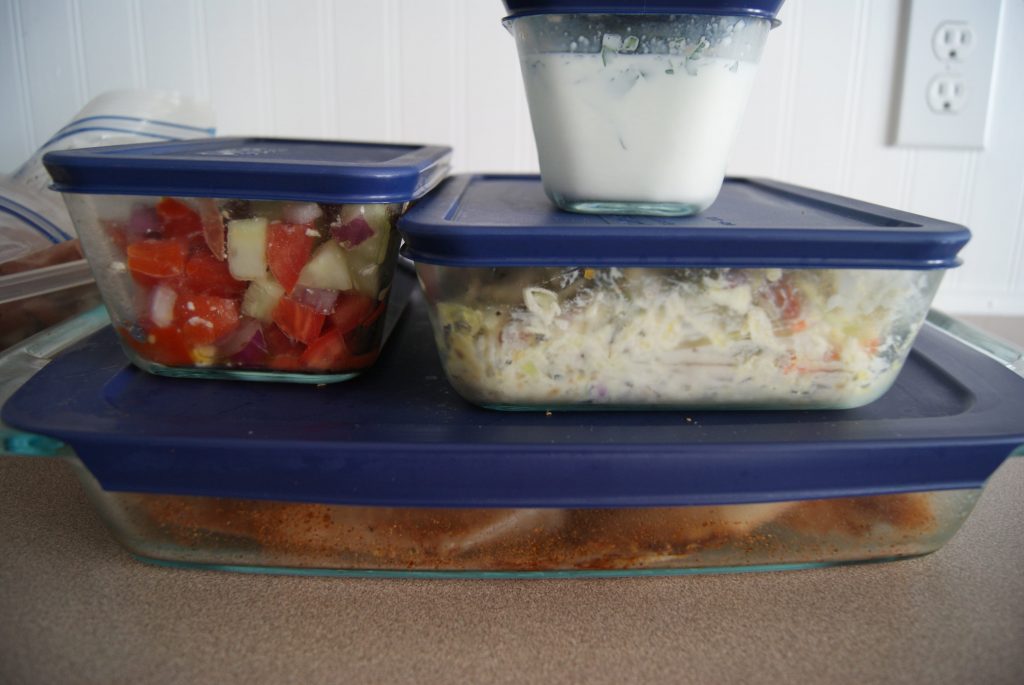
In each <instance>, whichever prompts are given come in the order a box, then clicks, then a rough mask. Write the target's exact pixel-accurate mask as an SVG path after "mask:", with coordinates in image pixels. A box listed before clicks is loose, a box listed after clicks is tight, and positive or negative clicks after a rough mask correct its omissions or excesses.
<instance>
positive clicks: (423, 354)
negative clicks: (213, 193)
mask: <svg viewBox="0 0 1024 685" xmlns="http://www.w3.org/2000/svg"><path fill="white" fill-rule="evenodd" d="M425 310H426V308H425V306H424V303H423V301H422V300H421V299H419V298H418V297H415V296H414V299H413V302H412V303H411V304H410V306H409V308H407V309H406V314H405V316H404V318H403V319H402V320H401V321H400V322H399V325H398V326H397V328H396V329H395V330H394V333H393V334H392V339H391V340H390V341H389V343H388V346H387V347H386V348H385V349H384V352H383V354H382V355H381V357H380V359H379V360H378V362H377V363H376V365H375V366H374V367H373V368H372V369H371V370H369V371H368V372H366V373H365V374H363V375H361V376H359V377H358V378H356V379H354V380H351V381H348V382H347V383H341V384H337V385H329V386H325V387H322V388H310V387H307V386H295V385H289V384H272V383H265V384H252V383H233V382H231V381H213V380H209V381H204V380H195V379H174V378H158V377H155V376H151V375H149V374H147V373H145V372H143V371H139V370H137V369H135V368H134V367H132V366H130V365H129V364H128V363H127V362H126V361H125V357H124V354H123V353H122V352H121V349H120V347H119V345H118V342H117V338H116V336H115V334H114V332H113V331H112V330H110V329H109V328H108V329H105V330H104V331H101V332H100V333H98V334H96V335H95V336H93V337H91V338H88V339H86V340H84V341H83V342H81V343H79V344H78V345H77V346H76V347H74V348H72V349H70V350H69V351H67V352H65V353H64V354H63V355H62V356H61V357H59V358H57V359H56V360H54V361H53V362H51V363H50V364H49V365H47V366H46V367H44V368H43V369H42V370H41V371H40V372H39V373H37V374H36V375H35V376H34V377H33V378H31V379H30V380H29V381H28V383H26V384H25V385H24V386H23V387H22V388H21V389H20V390H19V391H18V392H17V393H16V394H15V395H14V396H12V397H11V399H10V400H9V401H8V402H7V404H6V406H5V407H4V408H3V420H4V421H5V422H6V423H7V424H9V425H11V426H15V427H18V428H21V429H23V430H28V431H32V432H35V433H40V434H44V435H48V436H53V437H56V438H58V439H60V440H63V441H64V442H66V443H68V444H70V445H71V446H72V447H73V449H74V450H75V452H76V453H77V454H78V456H79V458H80V459H81V460H82V462H83V463H84V464H85V466H86V467H87V468H88V469H89V470H90V471H91V472H92V474H93V475H94V476H95V477H96V478H97V479H98V480H99V482H100V483H101V484H102V486H103V487H104V488H106V489H108V490H120V491H137V492H153V493H169V494H190V495H207V496H224V497H243V498H260V499H278V500H289V501H308V502H335V503H351V504H381V505H391V506H454V507H477V506H479V507H489V506H495V507H497V506H508V507H534V506H538V507H603V506H656V505H682V504H719V503H734V502H735V503H739V502H760V501H779V500H795V499H814V498H821V497H843V496H860V495H873V494H884V493H893V492H909V491H922V490H944V489H954V488H975V487H980V486H981V485H982V484H983V483H984V482H985V480H986V479H987V478H988V477H989V476H990V475H991V474H992V473H993V472H994V471H995V469H996V467H998V466H999V464H1000V463H1002V461H1003V460H1004V459H1005V458H1006V457H1007V455H1009V454H1010V452H1011V451H1013V449H1014V448H1015V447H1016V446H1017V445H1020V444H1021V443H1024V426H1022V425H1021V415H1020V407H1021V406H1024V378H1021V377H1019V376H1017V375H1016V374H1015V373H1013V372H1012V371H1010V370H1009V369H1007V368H1005V367H1003V366H1002V365H1000V364H999V363H998V362H996V361H993V360H992V359H990V358H988V357H986V356H985V355H983V354H982V353H980V352H977V351H975V350H973V349H972V348H970V347H967V346H966V345H964V344H963V343H961V342H959V341H958V340H956V339H955V338H953V337H951V336H949V335H948V334H946V333H943V332H942V331H940V330H939V329H936V328H933V327H931V326H925V327H924V329H923V330H922V332H921V334H920V335H919V336H918V339H917V342H916V344H915V347H914V350H913V351H912V352H911V354H910V356H909V358H908V360H907V363H906V365H905V366H904V368H903V371H902V373H901V374H900V376H899V378H898V379H897V381H896V383H895V385H894V386H893V388H892V389H891V390H890V391H889V392H888V393H887V394H886V395H885V396H884V397H882V398H881V399H880V400H878V401H876V402H873V403H872V404H870V405H867V406H865V407H861V408H858V409H851V410H845V411H799V412H779V411H774V412H772V411H762V412H755V411H728V412H727V411H719V412H711V411H694V412H679V411H660V412H602V413H600V414H595V413H593V412H564V413H561V412H556V413H554V414H552V415H550V416H548V415H545V414H544V413H542V412H536V413H534V412H495V411H489V410H486V409H480V408H478V407H476V406H474V405H471V404H469V403H467V402H466V401H464V400H463V399H462V398H460V397H459V396H458V395H457V394H456V393H455V391H454V390H453V389H452V388H451V386H450V385H449V384H448V382H447V381H446V380H445V377H444V373H443V371H442V369H441V366H440V361H439V359H438V355H437V351H436V350H435V349H434V346H433V345H432V344H430V342H429V341H430V340H431V339H432V332H431V327H430V323H429V321H428V319H427V315H426V311H425ZM69 378H73V379H74V383H69V382H68V379H69Z"/></svg>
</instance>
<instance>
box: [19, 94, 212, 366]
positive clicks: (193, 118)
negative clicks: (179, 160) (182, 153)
mask: <svg viewBox="0 0 1024 685" xmlns="http://www.w3.org/2000/svg"><path fill="white" fill-rule="evenodd" d="M213 121H214V119H213V110H212V109H211V108H210V107H209V106H208V105H206V104H203V103H200V102H197V101H195V100H193V99H191V98H188V97H184V96H182V95H180V94H178V93H171V92H163V91H151V90H119V91H110V92H107V93H103V94H102V95H100V96H98V97H96V98H94V99H93V100H91V101H90V102H89V103H88V104H87V105H86V106H85V107H84V108H82V110H81V111H80V112H79V113H78V114H76V115H75V117H74V118H73V119H72V120H71V122H70V123H68V124H67V126H64V127H63V128H62V129H60V130H59V131H57V132H56V133H55V134H54V135H53V136H52V137H51V138H50V139H49V140H48V141H47V142H46V143H45V144H43V146H42V147H40V148H39V149H38V150H37V151H36V152H35V154H33V155H32V157H31V158H29V159H28V160H27V161H26V162H25V163H24V164H22V165H21V166H20V167H19V168H18V169H17V170H16V171H15V172H14V174H12V175H10V176H0V350H2V349H4V348H6V347H8V346H10V345H13V344H14V343H16V342H18V341H19V340H22V339H23V338H25V337H27V336H29V335H32V334H33V333H35V332H37V331H40V330H42V329H43V328H46V327H48V326H52V325H54V324H56V323H58V322H60V321H63V320H64V319H66V318H68V317H69V316H72V315H73V314H77V313H79V312H81V311H84V310H85V309H88V308H91V307H94V306H96V305H97V304H99V302H100V299H99V293H98V291H97V290H96V286H95V284H94V283H93V282H92V274H91V272H90V271H89V266H88V264H87V263H86V262H85V260H84V259H83V258H82V253H81V250H80V249H79V247H78V240H77V238H76V235H75V229H74V225H73V224H72V222H71V218H70V216H69V215H68V212H67V208H66V207H65V206H64V201H63V199H62V198H61V196H60V194H58V193H55V192H53V191H52V190H50V187H49V186H50V176H49V174H48V173H47V172H46V169H45V168H44V167H43V163H42V160H43V155H45V154H46V153H47V152H50V151H52V150H68V149H77V148H83V147H95V146H100V145H120V144H127V143H141V142H152V141H162V140H182V139H186V138H199V137H204V136H212V135H213V134H214V132H215V129H214V127H213Z"/></svg>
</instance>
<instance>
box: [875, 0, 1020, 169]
mask: <svg viewBox="0 0 1024 685" xmlns="http://www.w3.org/2000/svg"><path fill="white" fill-rule="evenodd" d="M1004 4H1005V0H910V8H909V11H908V12H907V15H906V17H907V26H906V31H907V34H906V53H905V58H904V63H903V83H902V91H901V92H900V94H899V98H900V102H899V119H898V123H897V126H896V131H895V142H896V144H897V145H908V146H915V147H945V148H975V149H977V148H983V147H985V138H986V135H987V132H988V131H987V129H988V115H989V109H990V106H989V102H990V100H991V98H992V90H993V82H994V73H995V70H996V63H995V62H996V59H995V57H996V54H997V49H998V41H999V33H1000V31H999V19H1000V17H1001V16H1002V14H1003V5H1004Z"/></svg>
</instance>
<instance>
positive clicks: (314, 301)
mask: <svg viewBox="0 0 1024 685" xmlns="http://www.w3.org/2000/svg"><path fill="white" fill-rule="evenodd" d="M290 297H291V298H292V299H293V300H295V301H296V302H298V303H299V304H304V305H306V306H307V307H309V308H310V309H314V310H316V311H317V312H319V313H320V314H330V313H331V312H333V311H334V305H335V304H336V303H337V302H338V291H337V290H325V289H323V288H304V287H302V286H301V285H299V286H296V287H295V289H294V290H293V291H292V294H291V296H290Z"/></svg>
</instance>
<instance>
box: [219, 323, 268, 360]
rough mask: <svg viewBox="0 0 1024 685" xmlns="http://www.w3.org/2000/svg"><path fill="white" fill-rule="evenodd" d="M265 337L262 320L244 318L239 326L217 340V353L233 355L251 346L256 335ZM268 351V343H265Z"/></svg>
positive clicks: (223, 355)
mask: <svg viewBox="0 0 1024 685" xmlns="http://www.w3.org/2000/svg"><path fill="white" fill-rule="evenodd" d="M257 334H259V337H260V340H262V339H263V331H261V330H260V322H259V321H258V320H256V319H249V318H243V319H242V322H241V323H240V324H239V325H238V328H236V329H235V330H233V331H231V332H230V333H228V334H227V335H226V336H224V337H223V338H221V339H220V340H218V341H217V353H218V354H219V355H220V356H221V357H233V356H235V355H236V354H238V353H239V352H241V351H242V350H244V349H245V348H246V347H247V346H249V345H250V344H251V343H252V341H253V339H254V338H255V337H256V335H257ZM264 352H266V345H264Z"/></svg>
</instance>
